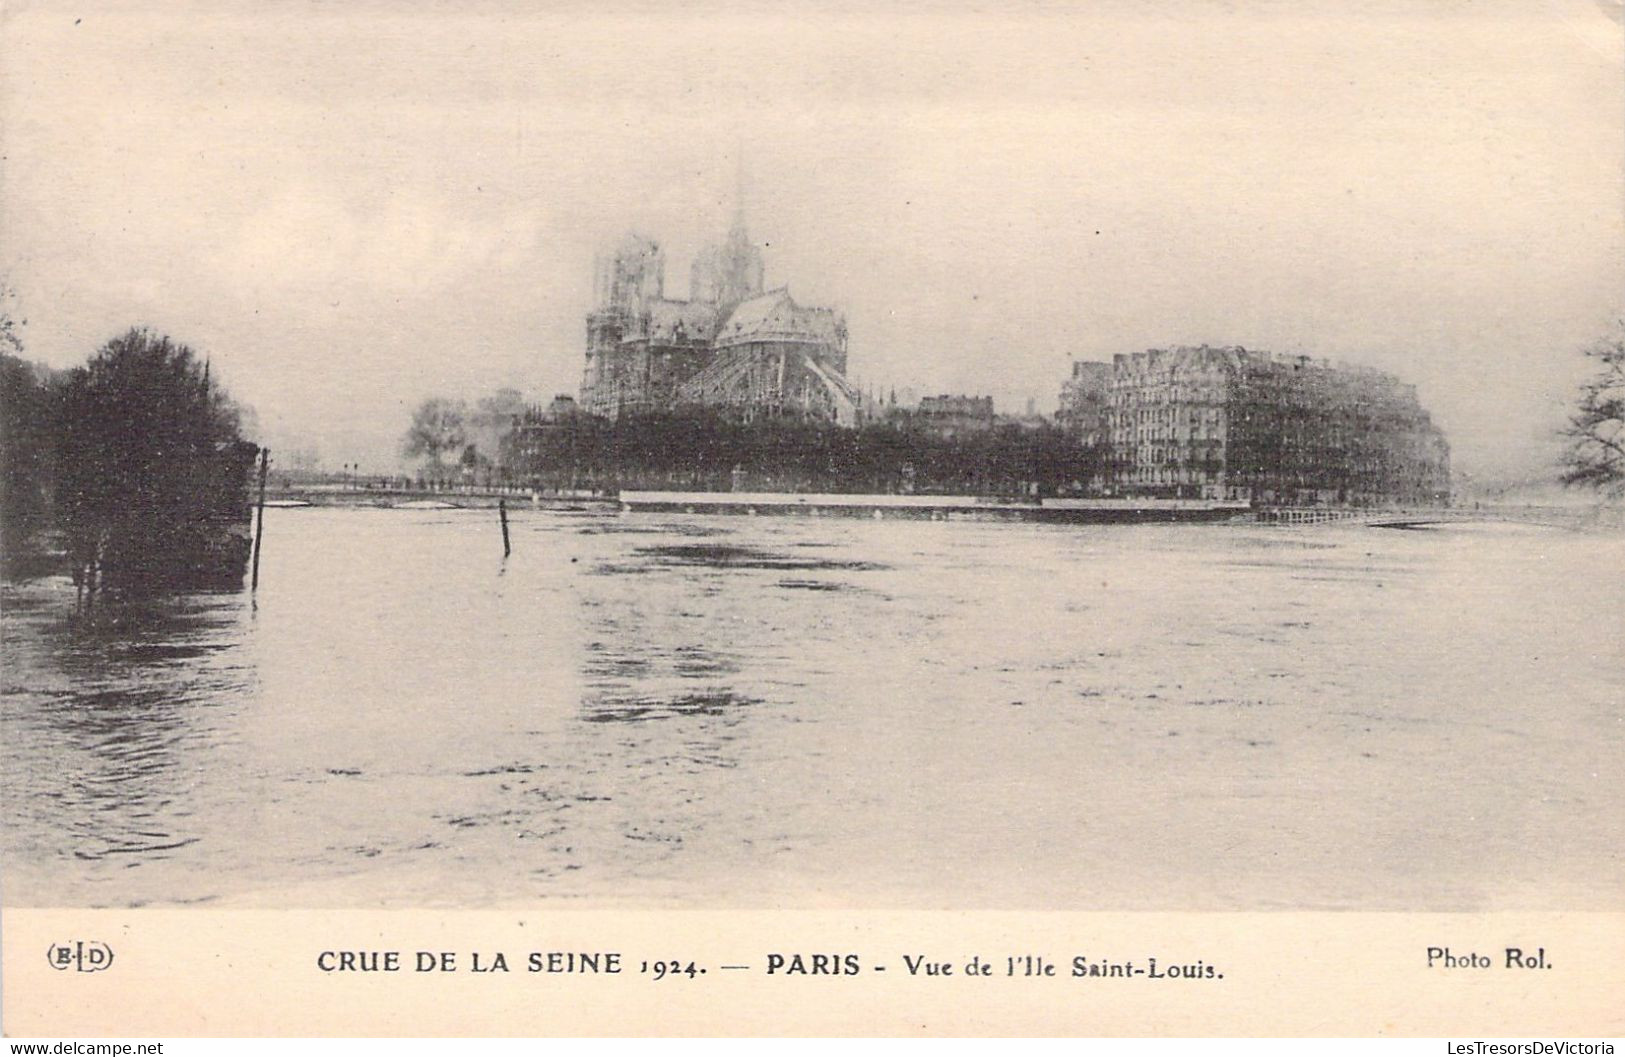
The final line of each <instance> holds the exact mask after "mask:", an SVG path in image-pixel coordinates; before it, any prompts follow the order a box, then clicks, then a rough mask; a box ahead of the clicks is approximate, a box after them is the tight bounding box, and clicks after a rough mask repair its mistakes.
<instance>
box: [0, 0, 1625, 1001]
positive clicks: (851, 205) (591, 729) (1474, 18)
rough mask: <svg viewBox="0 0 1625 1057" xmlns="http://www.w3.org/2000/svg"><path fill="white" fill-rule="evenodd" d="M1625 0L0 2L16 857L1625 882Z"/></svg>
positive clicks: (542, 903) (1012, 894)
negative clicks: (1359, 0)
mask: <svg viewBox="0 0 1625 1057" xmlns="http://www.w3.org/2000/svg"><path fill="white" fill-rule="evenodd" d="M1622 26H1625V18H1622V5H1621V3H1620V2H1619V0H1536V2H1530V0H1519V2H1514V0H1504V2H1502V0H1488V2H1482V3H1469V2H1466V0H1461V2H1455V0H1450V2H1444V3H1424V2H1410V0H1379V2H1376V3H1371V4H1357V5H1349V4H1343V3H1334V2H1330V0H1327V2H1320V0H1314V2H1310V3H1284V2H1269V0H1260V2H1258V3H1229V2H1220V0H1189V2H1184V0H1181V2H1176V3H1158V4H1152V3H1145V2H1140V0H1109V2H1105V3H1090V4H1073V3H1047V2H1044V3H1040V2H1023V3H1015V4H1011V5H998V6H984V5H972V4H961V3H955V2H949V3H945V4H941V5H920V6H914V5H903V4H881V5H870V4H858V3H850V4H849V3H841V2H835V3H821V2H819V3H809V4H802V5H790V4H767V3H760V4H757V3H730V4H720V3H718V4H701V5H698V6H684V7H678V6H667V5H660V4H644V3H628V4H610V5H599V4H588V3H574V2H561V3H513V4H503V3H484V2H478V0H475V2H470V3H466V4H465V3H453V2H448V3H431V4H409V3H398V4H397V3H383V2H362V3H357V4H346V5H330V4H324V3H316V2H303V0H289V2H285V3H270V4H248V3H231V2H224V3H192V2H180V3H168V2H165V3H158V2H156V0H140V2H137V3H132V4H122V5H118V6H116V7H114V6H106V7H97V8H87V7H75V6H73V5H68V4H62V3H55V2H41V3H28V2H24V3H16V4H8V5H6V8H5V10H4V12H3V14H0V45H3V52H4V55H5V59H4V65H3V68H0V154H3V161H0V165H3V174H0V382H3V393H0V398H3V421H0V426H3V439H0V459H3V467H0V469H3V493H0V501H3V502H0V513H3V524H0V559H3V566H4V569H3V572H4V583H3V588H0V592H3V593H0V641H3V652H4V662H3V669H4V671H3V686H0V801H3V803H4V804H5V808H4V811H3V813H0V858H3V862H4V866H3V873H0V893H3V902H4V905H5V907H6V908H8V910H13V909H29V908H34V909H46V908H52V909H76V908H77V909H82V910H120V911H132V910H148V909H163V910H188V911H197V912H199V913H202V912H204V911H210V910H253V911H291V910H314V909H320V910H355V911H362V910H368V911H370V910H424V909H434V910H446V911H473V910H503V909H518V908H543V909H546V908H554V909H586V908H590V909H606V910H613V909H627V910H636V911H677V910H729V911H732V910H741V911H745V910H791V911H794V910H808V911H811V910H841V909H850V910H859V909H863V910H888V911H889V910H899V911H978V912H982V911H1022V912H1030V911H1036V912H1063V911H1064V912H1078V911H1089V912H1109V913H1120V912H1159V913H1167V912H1202V913H1209V912H1249V913H1253V912H1399V911H1404V912H1428V913H1451V914H1455V913H1475V914H1476V913H1502V912H1520V913H1521V912H1531V913H1534V912H1541V913H1545V912H1590V913H1606V914H1617V913H1619V912H1622V911H1625V783H1622V782H1621V780H1620V775H1621V773H1622V768H1625V575H1622V574H1625V178H1622V159H1625V110H1622V108H1621V105H1620V100H1621V98H1622V93H1625V28H1622ZM200 920H201V919H200ZM1430 942H1431V941H1430ZM53 949H55V948H53ZM1418 949H1419V950H1420V949H1421V947H1420V946H1419V947H1418ZM1441 949H1442V948H1441ZM38 953H39V952H35V951H33V950H32V949H29V950H28V951H26V952H23V953H22V954H19V955H18V957H24V956H26V957H27V958H28V959H37V957H38ZM1531 957H1533V956H1532V955H1531ZM1496 958H1497V960H1498V964H1499V958H1500V953H1499V948H1497V949H1496ZM831 964H833V965H835V966H837V967H839V966H840V965H841V964H843V963H841V962H834V963H831ZM854 964H855V963H854ZM1153 964H1155V963H1153ZM1011 965H1012V968H1011V972H1012V974H1014V973H1015V965H1016V963H1015V962H1012V963H1011ZM1542 967H1544V966H1542ZM1575 968H1578V966H1575ZM894 971H895V972H901V971H902V966H901V964H899V965H898V966H897V968H896V969H895V970H894ZM1128 971H1129V973H1131V974H1132V972H1133V969H1132V968H1130V969H1129V970H1128ZM1207 971H1208V972H1209V973H1211V972H1212V970H1211V969H1209V970H1207ZM1610 971H1614V970H1610Z"/></svg>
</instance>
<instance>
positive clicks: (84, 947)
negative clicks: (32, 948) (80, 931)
mask: <svg viewBox="0 0 1625 1057" xmlns="http://www.w3.org/2000/svg"><path fill="white" fill-rule="evenodd" d="M45 957H46V960H48V961H49V962H50V963H51V968H53V969H62V970H68V969H73V970H76V971H78V972H81V973H98V972H101V971H102V970H103V969H108V968H111V967H112V965H113V948H111V947H109V946H108V945H107V944H105V943H101V942H99V941H96V940H92V941H90V942H88V943H87V942H86V941H84V940H71V941H69V942H67V943H53V944H51V947H50V949H49V950H47V951H46V952H45Z"/></svg>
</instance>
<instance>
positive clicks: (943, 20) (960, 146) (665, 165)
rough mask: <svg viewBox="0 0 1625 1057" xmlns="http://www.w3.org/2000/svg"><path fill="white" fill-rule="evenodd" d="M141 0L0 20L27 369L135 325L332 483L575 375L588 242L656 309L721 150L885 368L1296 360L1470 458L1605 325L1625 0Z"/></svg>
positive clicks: (1620, 244) (802, 289)
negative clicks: (936, 1) (636, 238)
mask: <svg viewBox="0 0 1625 1057" xmlns="http://www.w3.org/2000/svg"><path fill="white" fill-rule="evenodd" d="M140 7H141V5H139V4H124V5H120V6H119V8H118V9H117V10H112V9H108V10H97V9H95V8H92V7H89V6H76V5H69V4H58V3H45V4H30V3H26V2H24V3H8V4H7V5H6V10H7V13H6V14H5V15H4V16H3V17H4V19H5V21H4V23H3V30H0V33H3V43H4V63H3V66H0V78H3V80H0V107H3V110H0V117H3V123H0V129H3V132H0V135H3V139H4V148H5V149H4V154H5V159H4V170H3V172H4V175H3V181H4V182H3V184H0V236H3V254H4V257H3V261H0V268H3V271H4V276H5V279H6V281H7V282H8V283H9V285H11V286H12V287H13V288H14V289H15V291H16V296H17V299H18V306H19V308H20V311H21V314H23V315H25V316H26V317H27V319H28V326H27V328H26V330H25V336H26V340H27V342H28V353H29V355H30V357H31V358H33V359H37V360H41V361H44V362H47V363H50V364H52V365H54V366H67V365H71V364H73V363H77V362H81V361H83V359H84V358H85V357H86V356H87V355H88V354H90V353H91V352H92V351H93V350H94V349H95V348H96V347H97V346H98V345H99V344H100V343H101V342H103V341H105V340H106V339H107V338H109V337H110V336H112V335H113V334H114V333H116V332H118V331H119V330H121V329H123V328H125V327H128V326H130V325H132V324H136V323H142V324H147V325H150V326H152V327H154V328H156V329H159V330H162V331H164V332H167V333H169V334H171V335H172V336H174V337H176V338H178V339H180V340H183V341H186V342H188V343H189V344H192V345H193V346H194V347H196V348H198V349H199V350H202V351H206V352H207V353H208V354H209V355H210V356H211V357H212V360H213V363H214V366H215V370H216V372H217V377H220V378H222V379H223V380H224V381H225V382H226V384H227V386H228V387H229V388H230V389H231V391H232V392H233V394H234V395H236V396H237V397H238V398H239V399H240V400H242V401H243V402H245V403H247V404H250V405H252V406H253V407H254V408H255V410H256V411H257V413H258V416H259V419H260V421H261V423H262V425H263V429H264V433H265V439H266V441H267V442H268V443H270V444H272V445H273V446H274V447H281V448H286V447H287V446H289V445H290V444H291V443H294V442H295V441H299V442H303V443H308V444H309V445H311V446H313V447H315V448H317V449H318V450H319V451H320V453H321V456H322V458H323V460H324V461H325V462H326V463H328V464H329V465H332V466H337V465H338V464H339V463H342V462H352V461H358V460H359V461H360V462H362V463H363V465H364V466H367V467H373V468H378V469H384V468H388V467H392V466H394V465H395V463H396V449H397V446H398V440H399V437H400V434H401V433H402V432H403V430H404V428H405V426H406V423H407V420H408V417H409V415H410V410H411V408H412V406H413V405H415V404H416V402H417V401H419V400H420V399H421V398H422V397H424V396H426V395H431V394H446V395H453V396H464V397H468V398H475V397H478V396H480V395H482V394H484V393H487V392H490V391H491V390H494V389H496V388H499V387H503V386H511V387H516V388H519V389H521V390H523V391H524V392H526V393H527V394H528V395H531V396H534V397H536V398H539V399H540V398H545V397H546V396H548V395H550V394H551V393H553V392H572V393H573V392H575V391H576V389H577V387H578V386H579V384H580V376H581V365H582V356H583V332H584V324H583V316H584V314H585V313H586V311H587V309H588V307H589V301H590V297H591V290H592V286H591V278H592V275H591V269H592V257H593V253H594V250H595V249H596V248H597V247H598V246H599V245H601V244H603V243H604V242H606V241H609V240H611V239H613V238H614V237H615V236H617V235H619V234H620V233H622V232H624V231H626V230H629V229H635V230H638V231H641V232H643V233H646V234H649V235H651V236H654V237H656V238H658V239H660V240H661V241H662V242H663V243H664V244H665V246H666V247H667V251H668V263H667V291H668V294H675V295H677V296H682V295H684V294H685V293H686V288H687V277H688V259H689V257H690V255H691V254H692V253H693V251H694V250H695V249H697V248H698V247H699V246H700V245H701V244H702V243H703V242H705V241H707V240H709V239H711V238H714V237H717V236H719V235H720V234H721V232H722V230H723V229H724V227H725V226H726V223H727V219H728V216H729V214H730V212H731V209H732V201H733V196H734V183H735V180H734V172H735V159H736V154H737V153H738V152H739V151H740V148H741V146H742V147H743V153H744V156H745V161H746V165H747V168H748V172H749V179H748V183H747V194H746V206H747V211H748V216H749V219H750V228H751V233H752V235H753V236H755V237H756V238H757V240H758V241H760V242H762V243H764V244H765V246H766V248H765V251H764V252H765V255H766V258H767V270H768V282H769V283H770V284H772V285H779V284H785V283H787V284H788V285H789V287H790V289H791V292H792V293H793V294H794V295H795V296H796V298H797V299H798V300H800V301H802V302H803V303H812V304H829V305H834V306H837V307H839V308H841V309H843V310H844V311H845V312H846V314H847V317H848V320H849V323H850V329H851V353H850V373H851V374H853V375H854V376H855V377H856V378H857V379H858V380H859V381H860V382H862V383H871V382H872V383H874V384H875V385H877V386H890V385H893V384H896V385H899V386H901V385H913V386H915V387H917V388H918V389H920V390H921V391H923V392H947V391H952V392H967V393H982V392H988V393H993V394H995V395H996V396H997V397H998V399H999V403H1000V405H1001V407H1002V408H1007V409H1010V410H1016V409H1018V407H1019V404H1020V402H1022V401H1023V400H1024V398H1025V397H1026V396H1027V395H1032V396H1035V397H1037V398H1038V400H1039V406H1040V407H1041V408H1044V409H1053V407H1054V405H1055V400H1056V394H1057V392H1058V390H1059V386H1060V383H1061V381H1062V379H1063V377H1064V376H1065V375H1066V373H1067V370H1068V364H1069V362H1070V361H1071V360H1072V359H1074V358H1105V357H1109V356H1110V355H1111V354H1112V353H1115V352H1128V351H1134V350H1138V349H1143V348H1147V347H1151V346H1160V345H1166V344H1170V343H1199V342H1208V343H1211V344H1243V345H1246V346H1249V347H1256V348H1266V349H1274V350H1279V351H1292V352H1304V353H1309V354H1312V355H1317V356H1324V357H1328V358H1332V359H1338V360H1345V361H1355V362H1362V363H1367V364H1371V365H1374V366H1378V367H1382V368H1385V369H1388V370H1392V371H1394V372H1396V373H1398V374H1399V375H1401V376H1402V377H1404V378H1405V379H1407V380H1410V381H1413V382H1415V383H1416V384H1417V385H1418V387H1419V388H1420V391H1421V396H1422V399H1423V401H1424V403H1425V404H1426V405H1427V406H1428V407H1429V408H1430V409H1431V410H1432V411H1433V412H1434V414H1435V417H1436V418H1437V419H1438V420H1439V421H1440V422H1441V423H1442V425H1443V426H1444V428H1445V429H1446V432H1447V434H1448V436H1449V437H1450V439H1451V441H1452V443H1453V445H1454V448H1455V452H1456V461H1457V465H1458V467H1460V468H1464V469H1468V470H1480V471H1500V470H1504V469H1508V468H1513V469H1515V468H1519V467H1522V466H1526V465H1532V464H1534V463H1537V462H1539V461H1540V460H1542V459H1545V458H1548V457H1549V456H1550V454H1551V451H1552V448H1551V444H1550V436H1551V432H1552V430H1553V429H1555V427H1556V426H1557V425H1558V424H1559V423H1560V421H1561V415H1562V408H1563V404H1564V402H1565V401H1566V400H1567V398H1568V396H1569V393H1570V391H1571V389H1572V386H1573V384H1574V382H1575V380H1576V379H1577V377H1578V376H1579V373H1580V371H1581V369H1582V366H1583V365H1582V364H1581V363H1580V361H1579V359H1578V356H1577V352H1576V350H1577V349H1578V347H1579V346H1581V345H1583V344H1585V343H1586V342H1588V341H1589V340H1591V339H1593V338H1595V337H1596V336H1598V335H1599V334H1601V333H1602V332H1603V331H1604V330H1605V329H1606V328H1607V326H1608V325H1609V323H1610V321H1611V320H1612V319H1614V318H1617V317H1618V316H1619V315H1620V314H1621V312H1622V310H1625V305H1622V302H1625V179H1622V171H1625V78H1622V69H1625V44H1622V40H1625V37H1622V30H1621V23H1620V2H1619V0H1551V2H1544V3H1543V2H1541V0H1516V2H1508V3H1502V4H1498V3H1471V4H1469V3H1450V2H1425V3H1391V4H1384V3H1375V2H1373V3H1362V4H1358V5H1349V4H1344V3H1327V4H1324V5H1318V6H1317V5H1315V4H1309V3H1303V2H1292V3H1282V4H1267V3H1257V4H1252V3H1240V2H1238V3H1218V2H1215V3H1197V2H1189V3H1184V2H1174V3H1157V4H1150V3H1145V4H1134V3H1119V4H1093V3H1092V4H1089V5H1087V6H1084V5H1079V6H1078V7H1075V8H1069V7H1066V6H1062V5H1052V4H1042V5H1037V4H1035V5H1020V4H989V5H985V7H984V9H983V10H977V9H975V8H973V7H970V6H968V5H967V6H959V7H954V6H948V5H937V6H936V7H935V8H934V9H933V11H932V13H930V14H929V15H927V14H925V13H922V12H921V11H920V9H918V8H916V7H914V6H912V5H911V6H910V7H908V8H903V7H898V8H894V9H892V11H893V13H891V14H886V13H882V6H880V5H874V4H861V5H859V4H853V5H850V6H830V5H819V4H815V3H802V4H796V5H788V4H787V5H782V6H780V7H770V6H766V5H762V6H756V7H753V6H751V5H748V4H740V3H730V4H728V5H726V6H725V7H723V6H719V7H715V8H711V9H709V10H707V9H703V8H695V7H692V6H691V7H689V8H687V9H685V10H684V11H683V12H682V13H678V11H677V10H676V9H675V8H672V9H671V10H669V11H667V10H666V9H665V8H664V7H663V6H653V5H650V6H624V5H623V6H619V7H617V6H615V5H606V4H601V3H592V4H587V3H582V4H546V5H540V4H538V5H532V6H529V7H526V6H525V5H521V4H502V5H490V6H478V5H472V4H452V3H444V4H419V5H406V4H388V5H384V4H380V5H368V4H359V5H357V4H345V5H326V4H309V5H306V4H292V3H289V4H269V5H252V6H250V5H243V6H229V5H221V4H214V5H208V6H199V7H196V8H187V7H185V6H184V5H181V4H176V3H169V2H166V3H164V4H162V5H153V6H152V7H150V8H149V9H147V10H145V11H141V10H139V9H140ZM1351 7H1353V8H1358V9H1359V11H1360V12H1361V13H1360V14H1359V15H1351V14H1348V13H1347V12H1346V11H1345V9H1347V8H1351ZM905 12H914V13H905Z"/></svg>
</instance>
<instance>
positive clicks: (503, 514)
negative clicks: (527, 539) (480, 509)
mask: <svg viewBox="0 0 1625 1057" xmlns="http://www.w3.org/2000/svg"><path fill="white" fill-rule="evenodd" d="M497 516H498V517H500V518H501V519H502V556H503V557H504V558H506V557H507V556H508V555H510V554H512V553H513V548H512V547H509V546H508V501H507V500H506V499H498V500H497Z"/></svg>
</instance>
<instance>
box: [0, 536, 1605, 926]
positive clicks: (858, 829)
mask: <svg viewBox="0 0 1625 1057" xmlns="http://www.w3.org/2000/svg"><path fill="white" fill-rule="evenodd" d="M266 522H267V532H266V550H265V558H264V566H263V571H262V584H261V588H260V592H259V597H258V600H257V605H252V606H251V604H250V601H249V599H248V598H247V596H246V595H199V596H191V597H187V598H181V599H174V600H170V601H168V602H165V603H163V604H154V605H150V606H147V607H145V608H143V609H111V608H109V609H104V610H103V611H101V612H99V613H97V614H95V615H93V616H91V617H86V616H84V615H82V614H80V613H77V612H76V609H75V604H74V597H73V592H72V588H71V587H70V586H68V585H67V584H66V583H65V581H39V582H34V583H31V584H26V585H22V586H8V587H7V588H6V593H5V596H4V613H3V630H4V686H3V700H0V709H3V711H0V722H3V727H0V733H3V736H4V747H3V773H0V783H3V784H0V795H3V797H4V803H5V809H4V823H3V826H4V828H3V833H0V836H3V841H4V843H3V852H4V871H5V872H4V883H5V893H4V895H5V901H6V902H7V903H8V904H10V905H118V906H123V905H145V904H156V905H166V904H168V905H173V904H188V903H220V904H232V905H245V906H270V907H275V906H313V907H314V906H354V905H377V904H382V905H450V906H486V905H497V904H504V905H506V904H518V903H528V902H535V901H537V900H544V899H567V900H573V901H590V902H593V903H601V902H610V903H622V904H628V903H630V904H650V905H669V904H705V905H766V904H779V903H782V904H787V905H798V906H823V905H832V906H838V905H866V906H985V907H1009V908H1040V907H1043V908H1050V907H1053V908H1100V909H1125V908H1148V909H1178V908H1191V909H1212V908H1238V909H1258V908H1276V907H1300V908H1305V909H1322V908H1342V907H1349V908H1388V907H1414V908H1438V909H1468V908H1482V907H1531V908H1533V907H1567V908H1611V909H1619V908H1621V907H1625V839H1622V838H1625V821H1622V820H1625V779H1622V774H1625V766H1622V765H1625V576H1622V575H1621V571H1622V570H1625V543H1622V541H1621V540H1620V539H1619V538H1618V537H1613V536H1606V535H1588V534H1583V533H1573V532H1568V531H1564V530H1559V529H1546V528H1539V527H1533V526H1515V525H1492V524H1485V525H1462V526H1452V527H1442V528H1437V529H1432V530H1423V531H1407V532H1402V531H1393V530H1382V529H1371V528H1354V527H1342V528H1315V529H1298V530H1294V529H1268V528H1250V527H1249V528H1235V527H1214V526H1186V527H1179V526H1168V527H1127V526H1101V527H1088V526H1037V525H1003V524H977V523H928V522H890V521H886V522H878V523H876V522H868V521H859V520H843V519H806V520H803V519H794V518H786V519H744V518H741V519H729V518H705V517H680V516H670V517H663V516H655V515H623V516H614V515H599V514H567V513H547V512H529V511H526V512H523V513H519V514H516V515H515V516H514V519H513V530H514V540H513V542H514V554H513V556H512V557H511V558H510V559H508V560H507V561H506V562H503V560H502V558H501V541H500V535H499V533H498V529H497V525H496V522H495V516H494V513H493V512H491V511H463V510H450V511H401V510H393V511H389V510H334V509H315V508H312V509H299V510H272V511H268V512H267V514H266Z"/></svg>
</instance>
